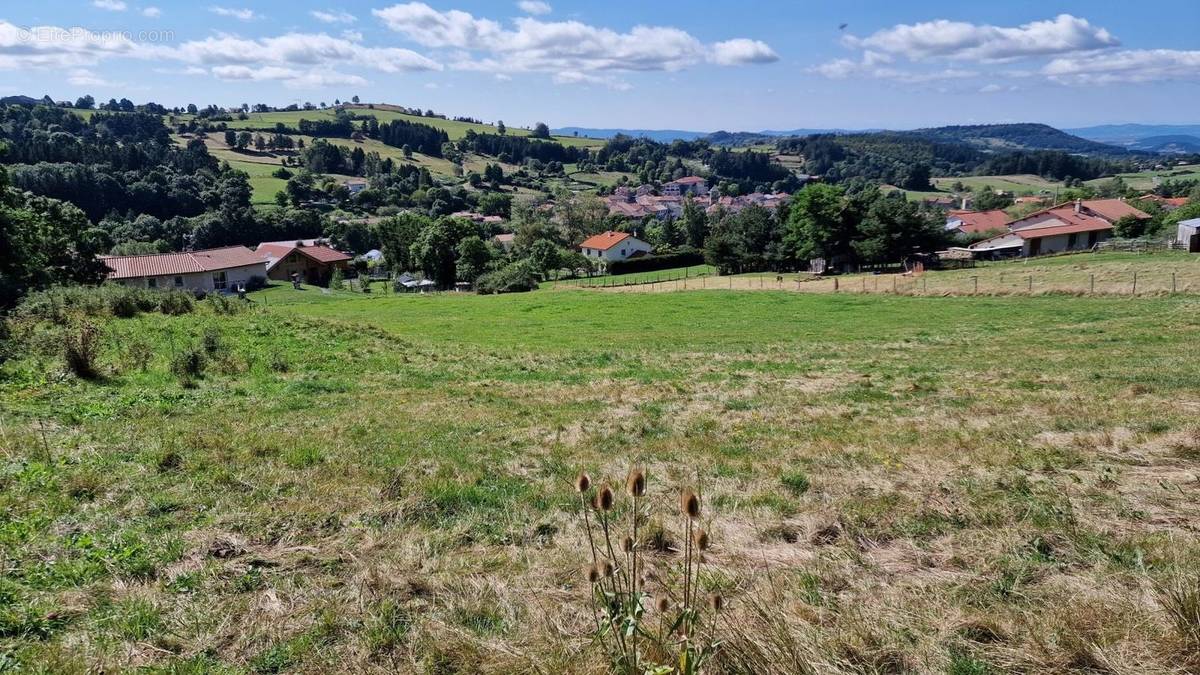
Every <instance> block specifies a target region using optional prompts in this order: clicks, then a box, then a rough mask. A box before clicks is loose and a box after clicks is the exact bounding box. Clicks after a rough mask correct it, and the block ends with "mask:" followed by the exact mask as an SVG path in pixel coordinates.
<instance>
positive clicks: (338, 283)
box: [329, 267, 346, 291]
mask: <svg viewBox="0 0 1200 675" xmlns="http://www.w3.org/2000/svg"><path fill="white" fill-rule="evenodd" d="M344 288H346V277H345V275H343V274H342V268H340V267H335V268H333V274H331V275H330V276H329V290H331V291H340V290H343V289H344Z"/></svg>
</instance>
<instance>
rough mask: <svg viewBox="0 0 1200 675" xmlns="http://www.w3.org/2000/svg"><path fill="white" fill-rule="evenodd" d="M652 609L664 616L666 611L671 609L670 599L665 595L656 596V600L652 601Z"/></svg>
mask: <svg viewBox="0 0 1200 675" xmlns="http://www.w3.org/2000/svg"><path fill="white" fill-rule="evenodd" d="M654 609H655V610H656V611H657V612H658V613H659V614H665V613H666V612H667V610H669V609H671V599H670V598H668V597H667V596H665V595H660V596H658V599H657V600H655V601H654Z"/></svg>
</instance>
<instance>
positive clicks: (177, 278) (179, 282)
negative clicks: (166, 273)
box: [175, 277, 183, 288]
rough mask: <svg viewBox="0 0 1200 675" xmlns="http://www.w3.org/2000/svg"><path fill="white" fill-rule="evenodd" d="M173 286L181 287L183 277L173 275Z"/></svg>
mask: <svg viewBox="0 0 1200 675" xmlns="http://www.w3.org/2000/svg"><path fill="white" fill-rule="evenodd" d="M175 288H183V277H175Z"/></svg>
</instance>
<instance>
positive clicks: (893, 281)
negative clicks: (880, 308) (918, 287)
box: [892, 275, 899, 293]
mask: <svg viewBox="0 0 1200 675" xmlns="http://www.w3.org/2000/svg"><path fill="white" fill-rule="evenodd" d="M898 290H899V289H898V287H897V284H896V276H895V275H892V292H893V293H896V292H897V291H898Z"/></svg>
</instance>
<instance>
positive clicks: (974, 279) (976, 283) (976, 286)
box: [971, 277, 979, 295]
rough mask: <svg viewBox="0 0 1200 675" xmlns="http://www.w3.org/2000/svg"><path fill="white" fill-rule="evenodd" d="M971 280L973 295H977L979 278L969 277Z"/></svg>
mask: <svg viewBox="0 0 1200 675" xmlns="http://www.w3.org/2000/svg"><path fill="white" fill-rule="evenodd" d="M971 279H972V280H973V281H974V282H975V293H974V295H979V277H971Z"/></svg>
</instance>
